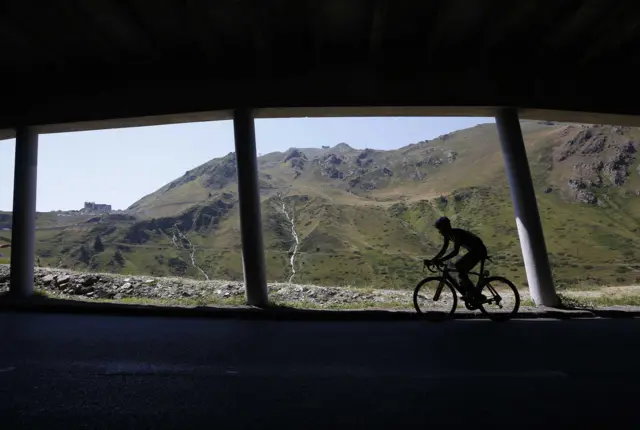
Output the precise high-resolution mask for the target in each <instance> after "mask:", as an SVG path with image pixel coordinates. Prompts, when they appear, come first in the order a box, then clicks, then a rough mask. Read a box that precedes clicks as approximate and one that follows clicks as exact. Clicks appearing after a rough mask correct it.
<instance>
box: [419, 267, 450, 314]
mask: <svg viewBox="0 0 640 430" xmlns="http://www.w3.org/2000/svg"><path fill="white" fill-rule="evenodd" d="M457 304H458V296H457V295H456V291H455V290H454V288H453V286H452V285H451V284H450V283H449V282H448V281H447V280H446V279H445V278H443V277H433V278H425V279H423V280H422V281H420V282H419V283H418V285H416V288H415V290H414V291H413V307H414V308H415V309H416V312H418V313H419V314H422V315H424V316H426V317H427V318H430V319H444V318H447V317H449V316H450V315H452V314H453V313H454V312H455V311H456V306H457Z"/></svg>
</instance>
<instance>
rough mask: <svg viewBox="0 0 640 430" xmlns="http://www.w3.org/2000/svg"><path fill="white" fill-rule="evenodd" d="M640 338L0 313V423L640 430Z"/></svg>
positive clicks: (618, 331) (589, 325)
mask: <svg viewBox="0 0 640 430" xmlns="http://www.w3.org/2000/svg"><path fill="white" fill-rule="evenodd" d="M639 329H640V321H639V320H633V319H626V320H623V319H621V320H573V321H555V320H530V321H511V322H508V323H503V324H498V323H492V322H488V321H451V322H446V323H440V324H434V323H423V322H415V321H405V322H301V321H298V322H285V321H281V322H278V321H272V322H270V321H242V320H215V319H179V318H154V317H122V316H87V315H56V314H17V313H16V314H11V313H0V338H1V344H0V345H1V346H0V348H1V349H0V428H2V429H5V428H6V429H20V428H28V429H40V428H41V429H54V428H61V429H73V428H113V429H126V428H136V429H144V428H153V429H156V428H179V429H184V428H223V429H232V428H233V429H235V428H238V429H240V428H242V429H253V428H256V429H264V428H271V429H282V428H296V429H310V428H331V429H335V428H358V429H359V428H362V429H378V428H394V429H395V428H405V427H408V426H410V425H411V426H415V428H426V427H427V426H430V425H435V426H437V427H436V428H443V427H449V426H450V427H460V428H486V427H484V425H486V424H489V425H491V427H492V428H499V427H505V428H533V427H540V426H544V427H545V428H557V427H560V426H563V427H565V428H605V426H606V428H640V408H639V407H638V405H637V401H638V399H640V395H639V394H640V389H639V387H640V386H639V383H640V377H639V376H638V366H639V365H640V336H638V334H639ZM479 426H480V427H479Z"/></svg>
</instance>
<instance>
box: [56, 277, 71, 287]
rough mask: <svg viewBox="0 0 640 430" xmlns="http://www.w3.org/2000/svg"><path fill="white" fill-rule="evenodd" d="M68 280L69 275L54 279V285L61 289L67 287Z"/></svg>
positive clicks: (69, 278)
mask: <svg viewBox="0 0 640 430" xmlns="http://www.w3.org/2000/svg"><path fill="white" fill-rule="evenodd" d="M70 280H71V277H70V276H69V275H62V276H58V277H57V278H56V283H57V284H58V286H60V287H62V286H64V285H67V284H68V283H69V281H70Z"/></svg>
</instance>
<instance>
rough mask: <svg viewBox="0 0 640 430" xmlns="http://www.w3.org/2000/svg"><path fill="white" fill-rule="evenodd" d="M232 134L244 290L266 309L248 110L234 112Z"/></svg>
mask: <svg viewBox="0 0 640 430" xmlns="http://www.w3.org/2000/svg"><path fill="white" fill-rule="evenodd" d="M233 132H234V137H235V144H236V162H237V165H238V194H239V198H240V230H241V234H242V267H243V270H244V287H245V291H246V294H247V303H248V304H250V305H253V306H259V307H265V306H267V304H268V296H267V275H266V270H265V259H264V244H263V240H262V217H261V214H260V187H259V183H258V158H257V155H256V133H255V127H254V122H253V115H252V112H251V110H249V109H237V110H235V111H234V113H233Z"/></svg>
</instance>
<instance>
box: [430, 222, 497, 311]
mask: <svg viewBox="0 0 640 430" xmlns="http://www.w3.org/2000/svg"><path fill="white" fill-rule="evenodd" d="M435 228H436V229H438V232H440V234H441V235H442V236H443V237H444V244H443V245H442V249H441V250H440V251H439V252H438V254H436V256H435V257H433V260H431V261H433V262H439V263H442V262H445V261H447V260H450V259H451V258H453V257H455V256H457V255H458V254H459V253H460V248H461V247H462V248H465V249H466V250H467V253H466V254H465V255H463V256H462V257H460V258H459V259H458V260H457V261H456V262H455V264H454V265H455V268H456V270H457V271H458V278H459V281H460V289H461V290H462V291H463V292H464V297H465V299H471V298H472V294H474V293H476V291H475V288H474V285H473V282H471V280H470V279H469V272H470V271H471V270H472V269H473V268H474V267H475V266H476V264H478V263H479V262H480V261H482V260H483V259H484V258H486V257H487V247H486V246H485V245H484V243H483V242H482V239H480V238H479V237H478V236H476V235H475V234H473V233H471V232H469V231H466V230H463V229H461V228H452V227H451V221H449V218H447V217H440V218H438V219H437V220H436V222H435ZM451 241H452V242H453V246H454V247H453V250H452V251H451V252H450V253H449V254H447V255H445V256H444V257H443V255H444V253H445V252H446V251H447V248H448V247H449V242H451ZM427 262H429V261H427Z"/></svg>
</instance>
